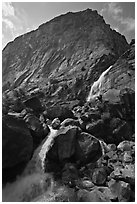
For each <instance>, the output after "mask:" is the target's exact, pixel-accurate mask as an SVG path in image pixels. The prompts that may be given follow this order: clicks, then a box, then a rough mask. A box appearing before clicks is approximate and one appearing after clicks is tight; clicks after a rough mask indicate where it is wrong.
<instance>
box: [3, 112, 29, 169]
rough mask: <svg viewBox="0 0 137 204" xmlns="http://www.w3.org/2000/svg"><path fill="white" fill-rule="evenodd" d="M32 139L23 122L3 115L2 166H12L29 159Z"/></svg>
mask: <svg viewBox="0 0 137 204" xmlns="http://www.w3.org/2000/svg"><path fill="white" fill-rule="evenodd" d="M32 150H33V139H32V136H31V134H30V131H29V130H28V128H27V126H26V124H25V122H24V121H23V120H21V119H20V120H19V119H17V118H15V117H13V116H5V117H3V123H2V167H3V168H8V167H12V166H14V165H16V164H18V163H20V162H26V161H28V160H29V159H30V157H31V155H32Z"/></svg>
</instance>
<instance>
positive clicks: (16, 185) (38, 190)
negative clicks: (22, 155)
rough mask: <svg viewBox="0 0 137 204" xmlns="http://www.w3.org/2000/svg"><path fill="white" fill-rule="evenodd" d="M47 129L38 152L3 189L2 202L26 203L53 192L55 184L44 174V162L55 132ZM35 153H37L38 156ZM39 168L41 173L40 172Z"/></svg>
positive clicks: (50, 176) (51, 178)
mask: <svg viewBox="0 0 137 204" xmlns="http://www.w3.org/2000/svg"><path fill="white" fill-rule="evenodd" d="M49 128H50V133H49V135H48V138H47V139H46V140H45V142H44V143H43V145H42V146H41V148H40V151H39V149H38V150H36V153H34V156H33V157H32V159H31V160H30V162H29V163H28V165H27V167H26V169H25V170H24V172H23V173H22V175H20V176H18V177H17V179H16V181H15V182H13V183H8V184H6V186H5V187H4V188H3V190H2V201H4V202H13V201H14V202H23V201H26V202H28V201H31V200H33V199H35V198H36V197H38V196H40V195H42V194H43V193H44V194H45V195H46V194H47V193H48V192H50V193H51V192H52V191H53V187H54V185H55V182H54V180H53V177H52V175H51V174H47V173H44V161H45V158H46V154H47V152H48V150H49V149H50V147H51V146H52V145H53V144H54V138H55V137H56V136H57V130H53V129H52V128H51V127H49ZM37 151H39V153H38V154H37ZM41 168H42V170H43V171H41Z"/></svg>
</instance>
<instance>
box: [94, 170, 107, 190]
mask: <svg viewBox="0 0 137 204" xmlns="http://www.w3.org/2000/svg"><path fill="white" fill-rule="evenodd" d="M106 179H107V170H106V168H103V167H102V168H97V169H95V170H94V172H93V174H92V182H93V183H94V184H95V185H98V186H100V185H104V184H105V182H106Z"/></svg>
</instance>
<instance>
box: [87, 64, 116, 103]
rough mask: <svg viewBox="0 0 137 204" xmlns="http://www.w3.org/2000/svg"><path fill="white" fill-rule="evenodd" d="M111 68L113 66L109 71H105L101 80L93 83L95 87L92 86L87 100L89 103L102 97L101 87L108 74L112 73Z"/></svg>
mask: <svg viewBox="0 0 137 204" xmlns="http://www.w3.org/2000/svg"><path fill="white" fill-rule="evenodd" d="M111 68H112V66H110V67H109V68H108V69H107V70H105V71H104V72H103V73H102V74H101V75H100V77H99V79H98V80H97V81H95V82H94V83H93V85H92V86H91V89H90V92H89V95H88V98H87V102H90V101H93V100H94V99H96V98H97V97H98V96H99V95H100V90H101V85H102V83H103V82H104V80H105V76H106V74H107V73H108V72H109V71H110V69H111Z"/></svg>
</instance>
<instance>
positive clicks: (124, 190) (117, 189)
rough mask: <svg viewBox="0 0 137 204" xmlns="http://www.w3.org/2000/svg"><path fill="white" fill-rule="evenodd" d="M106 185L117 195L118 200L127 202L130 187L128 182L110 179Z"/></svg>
mask: <svg viewBox="0 0 137 204" xmlns="http://www.w3.org/2000/svg"><path fill="white" fill-rule="evenodd" d="M108 186H109V188H110V190H111V192H112V194H113V195H114V196H116V197H118V201H119V202H128V201H129V200H130V194H131V188H130V185H129V184H128V183H126V182H124V181H116V180H114V179H111V180H110V181H109V182H108Z"/></svg>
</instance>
